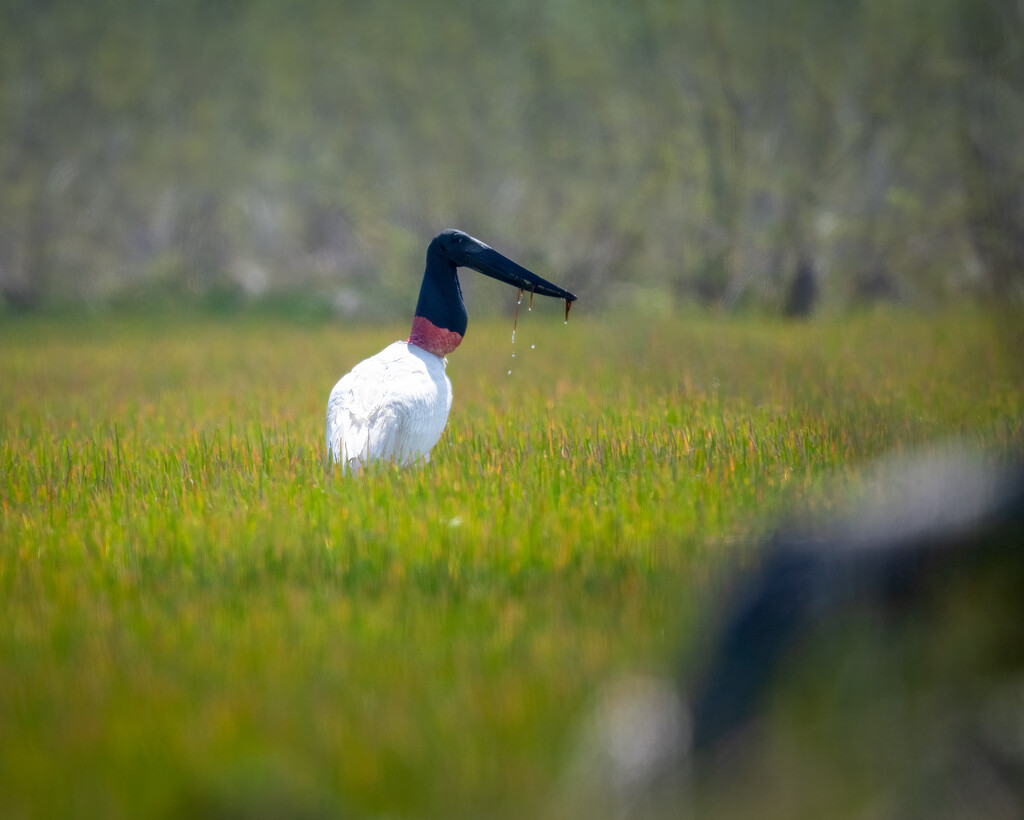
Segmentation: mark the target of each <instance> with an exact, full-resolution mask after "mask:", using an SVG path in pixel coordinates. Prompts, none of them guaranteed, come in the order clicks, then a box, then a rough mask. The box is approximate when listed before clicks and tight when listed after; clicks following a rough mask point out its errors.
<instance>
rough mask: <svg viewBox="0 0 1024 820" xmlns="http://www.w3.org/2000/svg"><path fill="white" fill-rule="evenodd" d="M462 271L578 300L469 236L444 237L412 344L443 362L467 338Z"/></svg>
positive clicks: (432, 260) (432, 259) (436, 246)
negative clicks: (459, 275)
mask: <svg viewBox="0 0 1024 820" xmlns="http://www.w3.org/2000/svg"><path fill="white" fill-rule="evenodd" d="M460 267H465V268H472V269H473V270H475V271H477V272H479V273H482V274H484V275H486V276H490V277H492V278H493V279H497V280H499V281H501V282H505V283H506V284H509V285H512V286H514V287H516V288H519V289H521V290H524V291H529V292H531V293H539V294H541V295H542V296H554V297H556V298H559V299H565V300H566V302H573V301H575V300H576V297H575V296H574V295H573V294H571V293H569V291H567V290H564V289H562V288H560V287H558V285H555V284H552V283H551V282H548V281H547V280H546V279H542V278H541V277H539V276H537V275H536V274H535V273H531V272H530V271H528V270H527V269H526V268H523V267H520V266H519V265H517V264H516V263H515V262H513V261H512V260H511V259H509V258H508V257H506V256H503V255H502V254H500V253H498V252H497V251H496V250H494V248H491V247H489V246H487V245H485V244H484V243H483V242H481V241H480V240H479V239H474V238H473V237H472V236H470V235H469V234H467V233H464V232H462V231H457V230H454V229H448V230H445V231H441V233H439V234H438V235H437V236H435V237H434V238H433V240H431V242H430V245H429V246H428V247H427V269H426V272H425V273H424V274H423V285H422V286H421V287H420V298H419V301H418V302H417V304H416V317H415V319H413V325H412V333H411V334H410V336H409V341H410V342H412V343H413V344H416V345H418V346H420V347H422V348H424V349H426V350H429V351H430V352H432V353H436V354H437V355H439V356H444V355H446V354H448V353H451V352H452V351H453V350H455V348H456V347H458V346H459V343H460V342H461V341H462V337H463V336H464V335H465V333H466V324H467V321H468V319H467V316H466V306H465V304H464V303H463V301H462V290H461V289H460V287H459V277H458V275H457V274H456V269H457V268H460Z"/></svg>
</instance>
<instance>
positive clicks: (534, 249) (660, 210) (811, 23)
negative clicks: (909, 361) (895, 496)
mask: <svg viewBox="0 0 1024 820" xmlns="http://www.w3.org/2000/svg"><path fill="white" fill-rule="evenodd" d="M1022 14H1024V13H1022V11H1021V8H1020V4H1019V3H1018V4H1015V3H1013V2H1011V0H981V2H976V0H936V1H935V2H932V0H901V2H897V3H891V2H889V0H861V2H853V0H827V2H821V0H816V1H815V2H811V0H771V2H767V3H754V2H750V0H724V2H718V1H717V0H671V1H670V0H640V2H636V3H630V4H621V3H614V2H610V0H590V2H582V0H546V2H540V1H539V0H513V1H512V2H506V3H490V2H485V3H469V2H453V3H439V2H435V1H431V2H412V0H386V1H385V2H377V3H367V2H358V1H357V0H346V2H335V1H334V0H303V2H299V3H292V4H287V5H282V4H279V3H275V2H271V1H270V0H252V2H244V3H243V2H238V1H237V0H219V1H218V2H209V0H205V1H202V2H201V1H200V0H181V1H180V2H170V0H148V1H147V2H141V3H130V2H126V1H125V0H98V1H97V2H93V3H88V4H82V3H75V2H70V0H50V1H49V2H41V1H40V0H33V2H27V0H2V2H0V174H2V179H3V185H2V186H0V289H2V292H3V295H4V298H5V300H6V302H7V304H8V305H10V306H15V307H34V306H39V305H47V304H49V305H52V304H55V303H60V302H64V303H68V302H71V303H75V304H79V303H82V302H85V303H87V304H93V305H102V304H108V303H111V302H118V301H125V300H127V302H128V303H133V302H134V301H136V300H138V299H140V298H141V299H146V298H149V297H150V296H151V295H152V294H157V296H158V298H166V297H168V296H172V297H174V298H177V299H184V300H189V299H193V298H195V297H197V296H206V295H207V294H209V293H214V294H221V295H222V296H218V297H217V298H218V299H220V298H227V297H225V296H223V294H232V293H233V294H235V295H236V297H237V298H238V299H240V300H245V299H248V298H251V297H253V296H257V295H263V296H267V295H270V296H272V297H273V296H275V295H276V294H278V293H280V292H284V291H294V290H296V289H301V290H303V291H304V292H306V293H308V294H315V295H316V296H317V297H318V298H320V299H321V300H322V301H323V303H324V304H325V305H327V306H329V307H331V308H332V309H334V310H337V311H338V312H340V313H344V314H359V313H365V311H367V310H368V309H369V306H371V305H372V306H373V307H372V310H373V311H376V312H379V313H383V314H391V313H395V312H401V313H403V314H405V313H408V312H409V311H410V310H411V308H412V306H413V304H414V300H415V293H416V282H415V278H416V273H418V271H419V268H420V266H421V265H422V255H423V249H424V247H425V245H426V242H427V240H428V238H429V237H430V236H431V235H432V234H433V233H434V232H436V231H437V230H438V229H441V228H443V227H447V226H458V227H461V228H464V229H465V230H467V231H469V232H471V233H473V234H476V235H478V236H480V237H481V238H483V239H484V240H485V241H487V242H489V243H491V244H493V245H495V246H496V247H498V248H499V249H501V250H503V251H505V252H507V253H509V254H510V255H512V256H514V257H515V258H517V259H518V260H520V261H522V262H523V263H524V264H526V265H532V266H535V267H536V268H537V269H538V271H539V272H540V273H542V275H545V276H550V277H552V278H555V279H556V280H557V281H559V282H560V283H562V284H565V285H566V286H567V287H570V288H572V289H574V290H576V291H577V292H578V293H579V294H580V296H581V298H583V299H585V300H586V301H587V302H588V303H590V304H593V305H598V304H600V302H601V299H602V298H603V299H606V300H609V301H614V302H616V303H622V302H623V301H628V302H631V303H638V304H644V303H648V304H650V303H668V304H672V303H677V304H678V303H687V302H700V303H716V304H722V305H725V306H729V307H732V306H743V305H746V304H752V305H755V306H760V307H765V308H767V309H770V310H782V309H783V306H784V305H786V304H787V303H792V301H793V298H794V297H793V296H792V295H791V294H788V293H787V290H788V289H789V288H790V287H791V286H792V282H793V281H794V278H797V277H796V274H797V270H798V267H800V264H799V262H800V260H805V261H807V262H808V264H809V265H810V266H811V269H813V271H814V273H815V276H816V277H818V278H819V279H820V283H821V288H820V289H818V290H817V291H816V292H817V293H820V296H821V299H822V300H823V302H824V304H825V305H826V306H829V305H832V306H837V307H841V306H844V305H848V304H850V303H852V302H855V301H860V300H877V299H880V298H884V299H904V300H911V301H934V300H937V299H939V298H943V297H946V298H948V297H949V296H951V295H957V294H961V293H964V292H967V291H971V292H973V291H982V292H983V291H986V290H987V291H994V292H995V293H996V294H997V295H999V296H1003V295H1005V294H1007V293H1011V294H1016V295H1017V296H1019V295H1020V291H1021V281H1022V269H1024V204H1022V202H1024V196H1022V190H1024V157H1022V155H1021V154H1020V152H1019V151H1017V150H1016V145H1017V144H1018V143H1019V133H1020V131H1021V124H1022V123H1024V56H1022V51H1021V49H1022V48H1024V16H1022ZM612 283H614V285H615V287H610V285H611V284H612Z"/></svg>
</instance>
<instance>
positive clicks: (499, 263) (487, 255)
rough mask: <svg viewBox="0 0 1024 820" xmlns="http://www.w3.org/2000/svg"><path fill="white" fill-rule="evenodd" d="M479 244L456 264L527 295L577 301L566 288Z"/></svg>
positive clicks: (462, 255)
mask: <svg viewBox="0 0 1024 820" xmlns="http://www.w3.org/2000/svg"><path fill="white" fill-rule="evenodd" d="M477 242H478V247H472V248H464V253H463V254H461V255H460V256H461V258H460V259H459V260H457V262H456V264H459V265H464V266H465V267H467V268H472V269H473V270H475V271H478V272H480V273H482V274H485V275H486V276H490V277H491V278H493V279H497V280H498V281H499V282H504V283H505V284H508V285H512V286H513V287H517V288H520V289H522V290H525V291H526V292H527V293H539V294H540V295H541V296H554V297H555V298H557V299H565V301H567V302H575V301H576V296H575V295H574V294H572V293H569V291H567V290H565V289H564V288H560V287H558V285H556V284H554V283H553V282H549V281H548V280H547V279H541V278H540V277H539V276H537V274H535V273H531V272H530V271H528V270H527V269H526V268H524V267H522V266H520V265H517V264H516V263H515V262H513V261H512V260H511V259H509V258H508V257H507V256H503V255H502V254H500V253H498V252H497V251H496V250H494V248H492V247H490V246H488V245H485V244H484V243H483V242H479V240H478V241H477Z"/></svg>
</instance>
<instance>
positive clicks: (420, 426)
mask: <svg viewBox="0 0 1024 820" xmlns="http://www.w3.org/2000/svg"><path fill="white" fill-rule="evenodd" d="M444 371H445V362H444V359H441V358H439V357H437V356H435V355H434V354H433V353H427V352H426V351H425V350H423V349H421V348H419V347H416V346H415V345H410V344H408V343H406V342H395V343H394V344H392V345H390V346H388V347H386V348H385V349H384V350H382V351H381V352H380V353H378V354H377V355H376V356H371V357H370V358H369V359H366V360H365V361H363V362H360V363H359V364H358V365H356V366H355V367H354V368H352V371H351V372H350V373H348V374H347V375H345V376H343V377H342V378H341V380H340V381H339V382H338V383H337V384H336V385H335V386H334V389H333V390H332V391H331V396H330V398H329V399H328V401H327V450H328V452H329V453H330V455H331V458H332V459H333V460H334V461H335V462H340V463H341V464H342V466H343V467H344V468H346V469H348V470H352V471H353V472H358V471H359V470H360V469H361V468H362V467H363V466H365V465H366V464H369V463H370V462H372V461H377V460H385V461H388V460H389V461H394V462H396V463H398V464H403V465H404V464H409V463H410V462H412V461H415V460H417V459H420V458H422V459H424V460H427V459H429V458H430V455H429V454H430V449H431V448H432V447H433V446H434V445H435V444H436V443H437V440H438V439H439V438H440V437H441V433H442V432H443V431H444V425H445V423H446V422H447V420H448V411H449V410H450V409H451V406H452V384H451V381H449V379H448V376H447V375H446V374H445V372H444Z"/></svg>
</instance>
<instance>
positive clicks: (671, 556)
mask: <svg viewBox="0 0 1024 820" xmlns="http://www.w3.org/2000/svg"><path fill="white" fill-rule="evenodd" d="M557 310H558V308H557V306H556V307H555V309H553V310H552V309H547V308H545V309H537V308H535V309H534V310H533V312H531V313H528V312H526V311H522V312H521V314H520V316H519V326H518V330H517V334H516V341H515V344H514V345H513V344H512V342H511V330H512V328H511V318H509V319H508V320H501V321H494V322H490V323H488V322H473V323H471V325H470V329H469V333H468V335H467V338H466V341H465V343H464V344H463V346H462V347H461V348H460V349H459V350H458V351H456V352H455V353H454V354H453V355H452V356H451V357H450V359H449V371H448V372H449V375H450V376H451V378H452V381H453V383H454V391H455V400H454V404H453V408H452V413H451V417H450V419H449V425H448V428H447V430H446V432H445V434H444V436H443V438H442V440H441V442H440V443H439V444H438V446H437V447H436V448H435V449H434V452H433V454H432V459H431V462H430V464H429V465H427V466H426V467H424V468H422V469H419V468H416V469H407V470H398V469H395V468H393V467H388V466H385V467H381V468H379V469H375V470H371V471H369V472H368V473H367V474H366V475H363V476H361V477H359V478H358V479H353V478H351V477H348V476H341V475H339V474H337V473H336V472H329V471H325V469H324V443H323V412H324V406H325V402H326V398H327V394H328V392H329V391H330V388H331V387H332V386H333V384H334V382H335V381H336V379H337V378H338V377H340V376H341V375H342V374H343V373H344V372H345V371H346V370H348V369H349V368H350V367H351V366H352V365H353V364H355V363H356V362H358V361H359V360H361V359H362V358H364V357H366V356H368V355H370V354H372V353H375V352H376V351H377V350H379V349H380V348H382V347H383V346H384V345H385V344H387V343H389V342H390V341H393V340H394V339H395V338H400V337H402V335H403V333H404V332H405V331H406V328H405V326H404V325H394V326H390V327H385V328H365V327H344V326H341V325H324V324H317V325H315V326H312V327H302V326H298V325H297V324H295V323H290V322H285V321H275V320H259V321H258V320H255V319H252V318H248V319H247V318H233V319H224V320H214V319H192V320H181V321H170V320H161V321H149V322H144V321H140V320H134V321H132V320H126V319H120V320H110V319H105V320H99V319H93V320H88V319H83V320H73V321H67V320H65V321H62V322H60V321H56V320H53V319H48V320H19V321H16V322H8V323H7V325H5V326H0V506H2V510H0V511H2V518H0V815H2V816H4V817H36V816H61V817H73V816H82V817H86V816H87V817H98V816H103V817H140V816H176V815H183V814H191V815H196V816H202V815H204V814H205V815H207V816H213V815H218V814H222V815H227V814H230V812H232V811H234V812H236V813H240V814H244V813H245V812H246V811H247V810H252V811H260V810H270V811H273V810H277V811H279V813H281V814H283V815H291V816H296V815H298V814H300V813H301V812H302V811H305V812H306V813H307V814H308V815H313V816H335V815H336V814H338V813H339V812H340V813H344V814H346V815H351V816H388V817H397V816H411V817H425V818H429V817H446V818H450V817H468V816H487V817H501V816H510V817H524V816H531V815H534V814H535V813H536V812H538V811H539V810H541V809H542V808H543V806H544V805H545V804H546V803H547V801H548V800H549V798H550V797H551V793H552V790H553V789H554V788H555V787H556V781H557V778H558V773H559V771H560V768H561V766H562V764H563V762H564V760H565V756H566V755H567V753H568V749H569V746H570V745H571V739H572V732H573V727H574V725H575V724H576V722H577V720H578V718H579V717H580V715H581V714H583V712H584V711H585V710H586V708H587V705H588V701H589V698H590V697H591V695H592V694H593V692H594V691H595V688H596V687H598V686H599V685H600V684H601V683H602V682H603V681H605V680H606V679H607V678H608V677H609V676H611V675H613V674H615V673H616V672H620V671H623V670H655V671H659V672H666V671H671V670H672V669H673V667H674V664H675V663H676V662H677V661H678V658H679V652H680V650H681V649H683V648H685V646H686V645H687V642H688V641H690V640H692V639H693V637H694V636H693V634H692V632H693V628H694V625H695V624H696V623H698V621H697V620H696V616H697V614H698V610H699V609H701V608H702V607H706V606H707V605H709V604H710V603H713V598H714V595H715V593H716V591H717V590H719V589H720V588H721V584H720V579H721V578H722V576H723V574H724V572H725V570H726V569H727V567H728V566H729V565H730V564H732V563H733V562H735V561H737V560H743V561H749V560H756V559H755V558H753V557H752V556H753V553H752V550H751V545H752V544H754V543H755V540H756V538H757V537H758V535H759V534H761V533H763V532H764V531H765V529H766V528H768V527H770V526H771V525H772V523H773V522H774V521H776V520H777V518H778V516H779V515H780V514H781V512H782V511H783V510H784V509H786V508H788V507H789V506H790V505H795V504H800V505H802V506H807V505H810V506H811V507H814V508H817V509H827V508H828V506H829V505H830V503H831V502H830V498H832V497H833V496H832V493H830V492H828V491H825V488H826V487H827V486H831V485H833V484H835V483H838V484H840V485H841V484H843V483H844V482H846V483H849V482H853V481H855V480H856V479H855V476H856V471H857V469H858V468H859V467H861V466H863V465H864V464H865V463H866V462H867V461H869V460H870V459H871V458H873V457H876V456H878V455H881V454H884V453H887V452H891V451H896V452H897V453H899V452H903V451H908V450H911V449H915V448H917V447H920V446H924V445H927V444H928V443H930V442H935V441H939V440H944V439H948V438H950V437H956V438H959V439H961V440H965V441H966V442H967V443H968V444H970V445H974V446H978V447H981V448H982V449H984V450H986V451H989V452H994V453H1004V452H1007V451H1010V450H1016V449H1019V448H1020V446H1021V444H1022V441H1024V422H1022V417H1024V413H1022V410H1024V400H1022V394H1021V390H1020V382H1019V378H1018V377H1019V372H1020V371H1019V370H1018V369H1016V368H1015V366H1014V364H1015V363H1014V361H1013V356H1014V355H1015V354H1014V352H1013V351H1009V350H1007V349H1006V348H1005V344H1004V343H1003V342H1002V339H1003V338H1004V336H1003V335H1001V334H1000V333H999V332H998V331H999V329H998V328H995V329H993V327H992V326H991V323H990V321H989V320H988V319H987V318H986V317H985V316H984V315H983V314H981V313H977V312H973V311H959V312H955V313H951V314H943V315H938V316H931V317H923V316H911V315H906V314H902V313H888V312H883V313H878V314H871V315H861V316H856V317H851V318H846V319H843V320H839V321H836V322H824V321H820V322H810V323H806V324H783V323H781V322H775V321H769V320H763V319H745V320H731V321H726V320H721V319H715V318H709V317H685V318H678V319H673V320H668V319H655V320H646V319H644V318H643V317H637V316H628V317H622V318H616V317H614V316H613V315H609V316H606V317H603V318H596V317H587V316H586V315H582V316H577V315H576V313H574V314H573V316H572V317H571V318H570V321H569V323H568V325H563V323H562V319H561V316H559V315H558V314H557ZM513 353H515V357H514V358H513V356H512V354H513ZM509 370H511V371H512V372H511V374H509V373H508V371H509ZM268 807H269V808H268Z"/></svg>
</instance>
